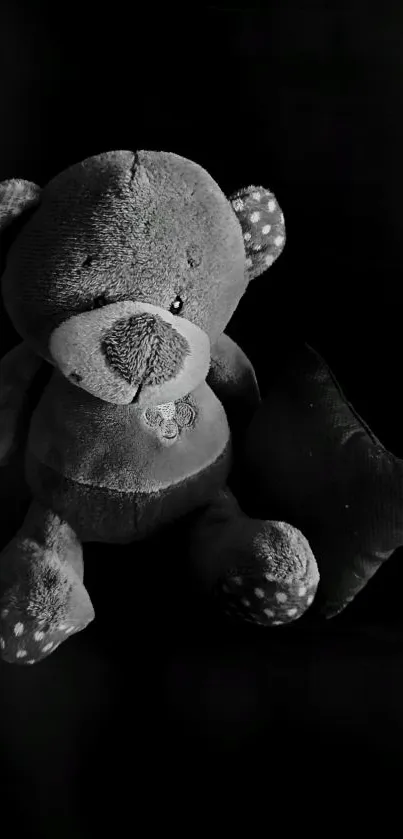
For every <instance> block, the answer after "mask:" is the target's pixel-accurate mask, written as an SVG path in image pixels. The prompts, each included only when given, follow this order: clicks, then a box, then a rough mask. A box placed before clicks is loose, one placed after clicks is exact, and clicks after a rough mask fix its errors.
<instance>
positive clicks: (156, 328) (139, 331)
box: [101, 312, 190, 387]
mask: <svg viewBox="0 0 403 839" xmlns="http://www.w3.org/2000/svg"><path fill="white" fill-rule="evenodd" d="M101 351H102V353H103V355H104V357H105V360H106V362H107V364H108V366H109V367H111V368H112V369H113V370H114V371H115V373H118V375H119V376H120V377H121V378H122V379H124V380H125V381H126V382H128V383H129V384H130V385H141V386H142V387H144V386H148V385H160V384H163V383H164V382H167V381H169V380H170V379H171V378H173V377H174V376H176V375H177V374H178V373H179V372H180V370H181V369H182V368H183V366H184V363H185V359H186V356H187V355H189V353H190V347H189V344H188V341H187V339H186V338H185V336H184V335H181V334H180V333H179V332H178V331H177V330H176V329H175V328H174V327H173V326H171V324H170V323H167V322H166V321H164V320H163V319H162V318H161V317H159V316H158V315H156V314H150V313H149V312H140V313H139V314H134V315H132V316H131V317H129V318H125V319H122V320H119V321H116V323H115V324H114V325H113V327H112V328H111V329H110V330H109V331H108V332H107V334H106V335H105V336H104V338H103V340H102V342H101Z"/></svg>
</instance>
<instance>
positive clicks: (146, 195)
mask: <svg viewBox="0 0 403 839" xmlns="http://www.w3.org/2000/svg"><path fill="white" fill-rule="evenodd" d="M6 229H7V230H6ZM4 231H6V233H7V235H8V236H9V240H8V245H4V247H6V252H5V253H3V257H4V260H3V261H4V267H3V271H2V276H1V288H2V299H3V303H4V307H5V310H6V312H7V315H8V316H9V318H10V319H11V323H12V325H13V327H14V329H15V330H16V331H17V333H18V335H19V336H20V338H21V342H20V343H19V344H18V345H17V346H15V347H14V348H13V349H12V350H11V351H10V352H8V353H7V355H6V356H4V358H3V359H2V361H1V367H0V464H3V465H4V464H6V463H8V462H9V461H10V458H12V457H13V455H14V454H15V452H16V451H18V450H19V447H20V446H21V445H23V446H24V452H25V454H24V457H25V460H24V469H25V478H26V482H27V485H28V487H29V492H30V499H31V501H30V505H29V509H28V511H27V514H26V516H25V518H24V521H23V523H22V525H21V527H20V528H19V530H18V532H17V533H16V534H15V536H14V537H13V538H12V539H11V541H9V543H8V544H6V546H5V547H3V548H2V550H1V553H0V655H1V658H2V659H3V660H4V661H6V662H9V663H15V664H35V663H37V662H40V661H41V660H43V659H44V658H46V657H47V656H49V655H50V654H53V652H54V651H55V650H56V649H57V647H58V646H59V645H60V644H61V643H62V642H64V641H65V640H67V639H68V638H69V637H70V636H72V635H73V634H75V633H77V632H79V631H81V630H83V629H84V628H85V627H86V626H87V625H88V624H89V623H90V622H91V621H92V620H93V619H94V617H95V613H94V608H93V605H92V602H91V599H90V595H89V593H88V591H87V590H86V588H85V585H84V562H83V544H84V543H85V542H102V543H108V544H111V545H127V544H131V543H135V542H136V541H138V540H144V539H147V538H148V537H149V536H151V535H153V534H154V533H157V532H161V530H162V531H163V529H164V527H166V526H168V525H170V524H171V523H172V522H176V521H179V520H180V519H181V518H182V517H185V516H188V517H189V521H190V522H191V525H190V526H189V527H188V530H187V532H186V536H184V537H183V545H182V550H183V552H185V554H186V561H187V562H189V567H190V568H191V569H192V573H194V576H195V579H196V580H197V581H198V584H200V586H201V588H202V589H203V590H204V591H205V592H207V593H208V595H209V596H210V594H211V596H212V597H213V598H215V601H214V602H216V603H217V604H218V605H219V608H220V609H223V610H224V611H225V613H226V614H227V615H229V616H232V618H233V619H235V620H239V621H249V622H252V623H256V624H259V625H261V626H265V627H270V626H277V625H280V624H287V623H290V622H292V621H295V620H296V619H298V618H299V617H301V615H303V614H304V613H305V612H306V610H307V609H308V608H309V607H310V605H311V603H312V601H313V599H314V596H315V592H316V589H317V586H318V581H319V572H318V566H317V563H316V560H315V557H314V555H313V553H312V550H311V548H310V545H309V543H308V541H307V539H306V538H305V536H304V535H303V533H302V532H301V531H300V530H298V529H297V528H296V527H294V526H293V525H291V524H289V523H287V522H286V521H272V520H270V519H269V518H267V519H266V518H264V519H258V518H254V517H252V516H249V515H247V514H246V513H244V511H243V509H242V508H241V507H240V505H239V503H238V501H237V498H236V496H235V494H234V492H233V491H232V490H231V489H230V488H229V485H228V478H229V474H230V472H231V468H232V465H233V463H234V459H235V458H236V452H237V446H238V445H239V441H240V440H241V439H242V435H243V433H244V431H245V429H246V428H247V427H248V425H249V423H250V421H251V419H252V417H253V415H254V413H255V411H256V409H257V407H258V406H259V404H260V401H261V396H260V392H259V386H258V383H257V380H256V375H255V371H254V369H253V365H252V363H251V362H250V360H249V359H248V358H247V356H246V354H245V353H244V352H243V350H242V349H241V348H240V347H239V346H238V345H237V344H236V342H235V341H234V340H232V339H231V338H230V337H229V336H228V335H227V334H226V333H225V328H226V326H227V324H228V323H229V321H230V319H231V317H232V315H233V313H234V312H235V310H236V307H237V305H238V303H239V301H240V299H241V298H242V296H243V294H244V293H245V291H246V290H247V287H248V284H249V283H250V282H251V281H252V280H255V279H256V278H258V277H259V276H260V275H262V274H263V273H264V272H265V271H267V270H268V269H269V268H270V267H271V266H272V264H273V263H274V262H275V260H276V259H277V257H278V256H279V255H280V254H281V252H282V250H283V247H284V243H285V224H284V217H283V213H282V211H281V208H280V206H279V204H278V202H277V200H276V197H275V195H274V194H273V193H272V192H271V191H270V190H269V189H267V188H263V187H256V186H250V187H247V188H242V189H239V190H238V191H237V192H236V193H234V194H233V195H231V196H230V197H227V196H226V195H225V194H224V192H223V191H222V190H221V188H220V187H219V185H218V184H217V183H216V181H215V180H214V179H213V178H212V176H211V175H210V174H209V173H208V172H207V171H206V170H205V169H204V168H203V167H202V166H201V165H199V164H197V163H195V162H192V161H191V160H188V159H186V158H184V157H182V156H180V155H177V154H173V153H168V152H163V151H136V152H134V151H126V150H118V151H108V152H105V153H101V154H97V155H94V156H91V157H88V158H86V159H85V160H83V161H81V162H79V163H76V164H74V165H71V166H69V167H68V168H67V169H65V170H64V171H62V172H61V173H59V174H58V175H56V177H54V178H53V179H52V180H50V181H49V182H48V183H47V184H46V185H45V186H44V187H43V188H41V187H39V186H37V185H36V184H35V183H32V182H30V181H26V180H21V179H17V178H14V179H10V180H7V181H4V182H2V183H1V184H0V234H1V238H0V242H1V240H3V242H4V241H6V236H5V234H4ZM44 366H45V367H46V369H47V370H48V372H49V376H48V379H47V381H46V384H45V386H44V387H43V390H42V392H41V393H40V398H39V400H38V401H37V404H36V407H35V408H34V410H33V412H32V415H30V416H29V418H28V420H27V421H26V422H25V426H26V427H25V432H24V428H23V426H24V423H23V422H22V420H21V417H22V416H23V414H24V406H26V400H27V394H29V392H30V389H32V387H33V386H34V383H35V382H36V381H37V380H38V376H39V375H40V371H41V370H43V368H44ZM24 433H25V436H24ZM0 479H1V470H0Z"/></svg>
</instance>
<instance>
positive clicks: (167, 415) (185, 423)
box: [143, 399, 196, 445]
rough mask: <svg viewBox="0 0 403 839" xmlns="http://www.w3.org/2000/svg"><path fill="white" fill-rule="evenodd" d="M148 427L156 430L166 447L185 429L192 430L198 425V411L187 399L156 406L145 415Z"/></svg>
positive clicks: (148, 409) (147, 410) (144, 418)
mask: <svg viewBox="0 0 403 839" xmlns="http://www.w3.org/2000/svg"><path fill="white" fill-rule="evenodd" d="M143 420H144V422H145V423H146V425H148V426H150V427H151V428H154V429H155V431H156V433H157V435H158V437H159V438H160V440H161V442H162V443H164V444H165V445H169V444H170V443H174V442H175V441H176V440H177V439H178V437H179V435H180V432H181V430H182V429H183V428H191V427H192V426H194V425H195V423H196V410H195V408H194V407H193V406H192V405H191V404H190V403H189V402H188V401H186V400H185V399H181V400H178V402H165V403H164V404H163V405H154V406H153V407H150V408H147V409H146V410H145V411H144V413H143Z"/></svg>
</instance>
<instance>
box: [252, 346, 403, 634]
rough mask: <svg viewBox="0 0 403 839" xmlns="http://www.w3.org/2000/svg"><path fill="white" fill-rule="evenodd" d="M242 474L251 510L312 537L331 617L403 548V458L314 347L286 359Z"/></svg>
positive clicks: (257, 421) (320, 598)
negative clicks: (385, 441)
mask: <svg viewBox="0 0 403 839" xmlns="http://www.w3.org/2000/svg"><path fill="white" fill-rule="evenodd" d="M242 474H243V475H244V477H245V475H246V476H247V480H246V481H244V488H245V489H244V492H243V493H242V497H241V499H240V501H241V503H242V505H243V507H244V509H245V511H246V512H248V513H249V514H250V515H253V516H256V517H258V518H270V519H277V520H283V521H287V522H289V523H290V524H293V525H294V526H295V527H297V528H299V529H300V530H301V531H302V533H303V534H304V535H305V536H306V538H307V539H308V541H309V543H310V546H311V548H312V551H313V553H314V555H315V557H316V560H317V563H318V566H319V571H320V575H321V580H320V584H319V588H318V591H317V595H316V599H315V605H316V608H317V609H318V610H319V611H320V612H321V613H322V614H323V615H324V616H325V617H328V618H330V617H333V616H334V615H336V614H338V613H339V612H341V611H342V610H343V609H345V607H346V606H347V604H348V603H350V602H351V601H352V600H353V599H354V597H355V596H356V595H357V594H358V593H359V592H360V591H361V589H362V588H363V587H364V586H365V584H366V583H367V582H368V580H369V579H370V578H371V577H372V576H373V574H374V573H375V571H377V570H378V568H379V567H380V565H381V564H382V563H383V562H384V561H385V560H386V559H388V558H389V557H390V556H391V554H392V553H393V551H394V550H395V549H396V548H398V547H399V546H401V545H403V460H400V459H399V458H397V457H395V456H394V455H393V454H391V452H389V451H387V449H385V447H384V446H383V445H382V444H381V443H380V442H379V440H378V439H377V438H376V436H375V434H373V432H372V431H371V429H370V428H369V427H368V426H367V424H366V423H365V422H364V420H363V419H361V417H360V416H359V415H358V414H357V412H356V411H355V410H354V408H353V406H352V405H351V404H350V403H349V402H348V401H347V399H346V398H345V396H344V395H343V392H342V390H341V388H340V386H339V384H338V382H337V381H336V379H335V377H334V375H333V374H332V372H331V370H330V369H329V367H328V366H327V364H326V363H325V361H324V360H323V358H321V356H320V355H319V354H318V353H317V352H315V350H313V349H312V348H311V347H309V346H308V345H305V346H304V347H303V348H302V349H299V350H298V351H295V352H293V353H292V354H291V356H288V357H287V358H286V359H285V360H284V361H283V363H282V361H281V359H279V362H278V366H277V365H276V373H275V375H274V376H273V378H272V379H271V380H270V385H269V388H268V392H267V394H266V395H265V397H264V399H263V402H262V404H261V406H260V407H259V409H258V411H257V414H256V415H255V417H254V419H253V420H252V423H251V425H250V426H249V428H248V431H247V435H246V442H245V447H244V463H243V464H242Z"/></svg>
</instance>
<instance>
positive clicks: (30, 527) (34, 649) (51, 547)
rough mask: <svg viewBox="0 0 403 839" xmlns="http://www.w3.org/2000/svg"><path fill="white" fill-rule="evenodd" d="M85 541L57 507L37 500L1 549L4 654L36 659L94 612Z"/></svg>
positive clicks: (0, 652) (0, 646)
mask: <svg viewBox="0 0 403 839" xmlns="http://www.w3.org/2000/svg"><path fill="white" fill-rule="evenodd" d="M83 577H84V569H83V556H82V546H81V543H80V541H79V539H78V538H77V536H76V534H75V533H74V531H73V530H72V528H71V527H70V526H69V525H68V524H67V523H66V522H65V521H63V519H61V518H60V517H59V516H58V515H56V513H54V512H53V511H52V510H49V509H46V508H45V507H43V506H42V505H41V504H40V503H39V502H38V501H36V500H34V501H32V503H31V505H30V507H29V510H28V512H27V515H26V517H25V520H24V522H23V525H22V527H21V528H20V529H19V531H18V532H17V534H16V535H15V536H14V538H13V539H11V541H10V542H9V543H8V545H6V547H5V548H4V549H3V551H2V552H1V553H0V657H1V658H2V659H3V660H4V661H7V662H10V663H15V664H34V663H36V662H37V661H40V660H41V659H43V658H45V657H46V656H47V655H49V654H50V653H52V652H53V651H54V650H55V649H56V647H58V646H59V644H61V643H62V642H63V641H65V640H66V639H67V638H69V637H70V635H72V634H73V633H75V632H79V631H80V630H81V629H84V627H86V626H87V624H88V623H90V621H92V620H93V618H94V609H93V606H92V603H91V600H90V598H89V595H88V593H87V591H86V589H85V587H84V584H83Z"/></svg>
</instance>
